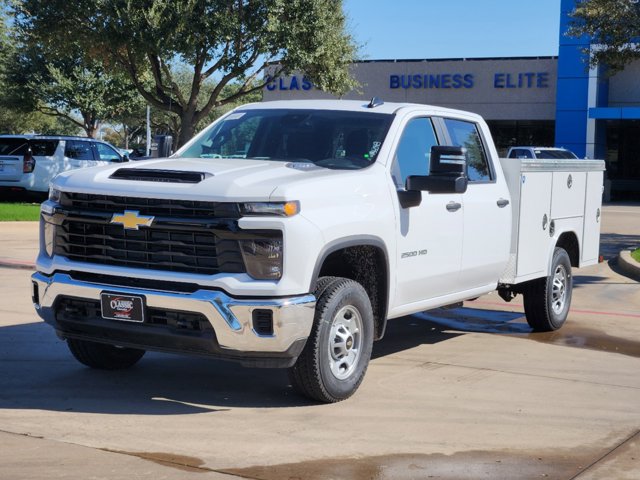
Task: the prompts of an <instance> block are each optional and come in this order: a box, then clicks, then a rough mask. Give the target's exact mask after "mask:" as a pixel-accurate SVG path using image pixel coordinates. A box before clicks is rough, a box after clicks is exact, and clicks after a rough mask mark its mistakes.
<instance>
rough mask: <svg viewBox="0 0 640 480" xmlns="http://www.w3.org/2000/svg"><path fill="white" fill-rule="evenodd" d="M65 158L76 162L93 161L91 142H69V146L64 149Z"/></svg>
mask: <svg viewBox="0 0 640 480" xmlns="http://www.w3.org/2000/svg"><path fill="white" fill-rule="evenodd" d="M64 156H65V157H67V158H72V159H74V160H93V149H92V148H91V142H83V141H78V140H67V144H66V146H65V149H64Z"/></svg>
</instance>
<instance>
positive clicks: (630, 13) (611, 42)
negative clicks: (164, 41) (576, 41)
mask: <svg viewBox="0 0 640 480" xmlns="http://www.w3.org/2000/svg"><path fill="white" fill-rule="evenodd" d="M572 17H573V22H572V25H571V28H570V29H569V32H568V34H569V35H570V36H573V37H577V38H579V37H582V36H583V35H587V36H589V37H590V38H591V43H592V44H597V45H600V48H596V49H592V50H591V51H588V50H585V53H586V54H587V55H588V58H589V66H591V67H595V66H597V65H606V66H607V67H608V69H609V72H610V73H615V72H617V71H620V70H622V69H623V68H624V66H625V65H627V64H628V63H630V62H631V61H633V60H636V59H639V58H640V44H639V43H636V42H634V41H633V40H634V39H637V38H638V37H640V3H638V2H637V1H636V0H582V1H580V2H579V3H578V4H577V5H576V8H575V10H574V12H573V13H572Z"/></svg>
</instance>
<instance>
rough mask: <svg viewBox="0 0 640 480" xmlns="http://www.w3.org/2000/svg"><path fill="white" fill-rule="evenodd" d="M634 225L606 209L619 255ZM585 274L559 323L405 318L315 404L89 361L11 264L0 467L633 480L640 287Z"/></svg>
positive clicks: (66, 472)
mask: <svg viewBox="0 0 640 480" xmlns="http://www.w3.org/2000/svg"><path fill="white" fill-rule="evenodd" d="M639 219H640V208H637V207H635V208H634V207H619V206H618V207H615V208H614V207H613V206H610V207H605V210H604V214H603V237H602V239H603V253H604V254H605V256H607V258H612V257H614V256H615V252H616V251H618V250H619V248H621V247H620V246H624V245H626V244H631V243H632V242H634V243H636V244H637V243H639V241H640V221H638V220H639ZM1 228H2V227H1V226H0V229H1ZM616 249H618V250H616ZM575 280H576V288H575V290H574V298H573V305H572V311H571V314H570V317H569V321H568V323H567V325H565V326H564V327H563V328H562V329H561V330H560V331H559V332H555V333H552V334H531V333H530V330H529V328H528V327H527V325H526V322H525V320H524V317H523V313H522V305H521V303H520V302H519V301H515V302H512V303H510V304H506V303H504V302H502V301H501V300H500V299H499V298H498V297H497V295H489V296H485V297H482V298H480V299H478V300H477V301H475V302H468V303H467V304H466V305H465V308H461V309H455V310H439V311H433V312H427V313H423V314H420V315H415V316H411V317H404V318H402V319H398V320H394V321H392V322H390V325H389V328H388V333H387V336H386V337H385V339H384V340H382V341H381V342H378V343H377V344H376V345H375V347H374V358H373V360H372V362H371V365H370V367H369V371H368V373H367V377H366V378H365V381H364V383H363V385H362V387H361V389H360V390H359V391H358V393H357V394H356V395H355V396H354V397H353V398H351V399H349V400H347V401H345V402H341V403H339V404H335V405H314V404H312V403H310V402H307V401H306V400H304V399H302V398H300V397H298V396H297V395H296V394H295V393H293V392H292V390H291V388H290V387H289V386H288V381H287V378H286V375H285V373H284V372H283V371H279V370H259V369H244V368H242V367H240V366H237V365H235V364H231V363H224V362H219V361H213V360H207V359H200V358H190V357H180V356H172V355H164V354H157V353H149V354H147V356H145V358H143V359H142V361H141V362H140V363H139V364H138V365H137V366H136V367H134V368H132V369H130V370H127V371H121V372H101V371H92V370H90V369H87V368H84V367H83V366H81V365H80V364H78V363H77V362H76V361H75V360H74V359H73V358H72V357H71V355H70V354H69V352H68V351H67V349H66V345H65V344H64V343H63V342H61V341H59V340H58V339H57V338H56V337H55V335H54V333H53V331H52V330H51V328H50V327H48V326H47V325H44V324H43V323H42V322H40V321H38V320H37V318H36V316H35V314H34V312H33V309H32V306H31V304H30V299H29V272H27V271H20V270H13V269H0V444H2V448H0V478H2V479H4V478H10V479H14V478H18V479H21V478H25V479H26V478H44V477H45V476H46V478H68V479H86V478H125V476H126V477H127V478H149V477H151V476H153V477H156V478H167V479H173V478H191V476H196V475H198V476H199V478H224V477H223V475H225V476H232V477H231V478H253V479H264V480H271V479H282V478H285V479H287V478H291V479H293V478H300V479H302V478H304V479H332V478H333V479H337V478H340V479H342V478H349V479H351V478H353V479H390V478H393V479H418V478H420V479H422V478H429V477H432V478H444V479H454V478H456V479H467V478H469V479H470V478H474V479H475V478H490V479H500V478H504V479H512V478H519V479H522V478H525V479H528V478H531V479H533V478H557V479H581V480H584V479H602V478H615V479H622V480H624V479H628V480H631V479H637V478H639V477H640V460H639V459H640V441H639V440H640V439H639V434H638V432H639V431H640V375H638V371H640V284H638V283H637V282H635V281H633V280H631V279H629V278H627V277H625V276H622V275H619V274H618V273H616V272H615V271H612V270H611V268H610V267H609V265H608V264H607V263H602V264H600V265H596V266H594V267H589V268H587V269H582V270H579V271H577V272H576V277H575ZM2 432H4V433H2ZM18 435H20V436H18ZM158 462H164V464H159V463H158ZM186 467H191V468H192V469H194V471H195V472H199V473H190V472H186V471H184V468H186ZM127 471H129V475H127ZM145 475H146V476H145ZM233 476H235V477H233Z"/></svg>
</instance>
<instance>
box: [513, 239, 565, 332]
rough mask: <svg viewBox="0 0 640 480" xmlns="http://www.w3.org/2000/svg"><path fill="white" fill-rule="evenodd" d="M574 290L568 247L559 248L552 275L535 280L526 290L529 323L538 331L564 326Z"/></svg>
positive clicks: (555, 254) (553, 262)
mask: <svg viewBox="0 0 640 480" xmlns="http://www.w3.org/2000/svg"><path fill="white" fill-rule="evenodd" d="M572 289H573V275H572V274H571V260H570V259H569V254H568V253H567V252H566V250H565V249H563V248H560V247H556V249H555V251H554V252H553V260H552V262H551V275H549V276H548V277H545V278H539V279H536V280H532V281H531V282H529V284H528V285H527V288H526V289H525V291H524V312H525V314H526V316H527V323H528V324H529V326H530V327H531V328H533V330H534V331H536V332H550V331H553V330H557V329H559V328H560V327H562V325H564V322H565V321H566V319H567V315H569V307H570V305H571V292H572Z"/></svg>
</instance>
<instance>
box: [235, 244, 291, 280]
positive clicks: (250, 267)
mask: <svg viewBox="0 0 640 480" xmlns="http://www.w3.org/2000/svg"><path fill="white" fill-rule="evenodd" d="M240 251H241V252H242V258H243V259H244V264H245V266H246V268H247V273H248V274H249V275H250V276H251V277H253V278H255V279H256V280H279V279H280V278H281V277H282V239H279V238H278V239H267V240H242V241H240Z"/></svg>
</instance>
